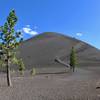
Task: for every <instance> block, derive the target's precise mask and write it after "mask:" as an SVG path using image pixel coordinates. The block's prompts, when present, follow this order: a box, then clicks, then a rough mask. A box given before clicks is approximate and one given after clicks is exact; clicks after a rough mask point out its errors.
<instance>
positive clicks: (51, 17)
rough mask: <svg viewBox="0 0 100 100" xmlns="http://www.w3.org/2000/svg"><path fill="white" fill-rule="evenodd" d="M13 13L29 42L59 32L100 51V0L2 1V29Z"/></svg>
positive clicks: (0, 10) (0, 4) (0, 14)
mask: <svg viewBox="0 0 100 100" xmlns="http://www.w3.org/2000/svg"><path fill="white" fill-rule="evenodd" d="M12 9H15V11H16V15H17V17H18V22H17V25H16V27H15V29H16V30H17V31H18V30H20V31H22V33H23V36H24V38H25V39H28V38H30V37H32V36H35V35H38V34H40V33H42V32H58V33H61V34H64V35H67V36H71V37H74V38H77V39H79V40H82V41H85V42H87V43H89V44H91V45H93V46H95V47H96V48H99V49H100V0H0V26H1V25H3V24H4V22H5V21H6V18H7V16H8V14H9V12H10V11H11V10H12Z"/></svg>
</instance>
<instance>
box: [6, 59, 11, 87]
mask: <svg viewBox="0 0 100 100" xmlns="http://www.w3.org/2000/svg"><path fill="white" fill-rule="evenodd" d="M7 85H8V86H12V83H11V76H10V66H9V60H8V59H7Z"/></svg>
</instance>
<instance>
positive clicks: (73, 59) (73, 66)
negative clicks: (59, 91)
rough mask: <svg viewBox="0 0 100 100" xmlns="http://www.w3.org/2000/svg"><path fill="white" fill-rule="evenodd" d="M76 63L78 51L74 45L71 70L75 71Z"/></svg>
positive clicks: (71, 54)
mask: <svg viewBox="0 0 100 100" xmlns="http://www.w3.org/2000/svg"><path fill="white" fill-rule="evenodd" d="M76 64H77V59H76V52H75V49H74V47H72V49H71V53H70V68H71V70H73V72H74V71H75V67H76Z"/></svg>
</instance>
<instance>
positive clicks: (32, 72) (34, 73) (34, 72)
mask: <svg viewBox="0 0 100 100" xmlns="http://www.w3.org/2000/svg"><path fill="white" fill-rule="evenodd" d="M31 75H32V76H34V75H36V69H35V68H32V70H31Z"/></svg>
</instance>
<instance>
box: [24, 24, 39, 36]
mask: <svg viewBox="0 0 100 100" xmlns="http://www.w3.org/2000/svg"><path fill="white" fill-rule="evenodd" d="M34 27H37V26H34ZM22 32H23V33H26V34H29V35H33V36H35V35H37V34H38V32H37V31H36V30H35V29H32V28H30V25H26V26H25V27H23V28H22Z"/></svg>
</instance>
